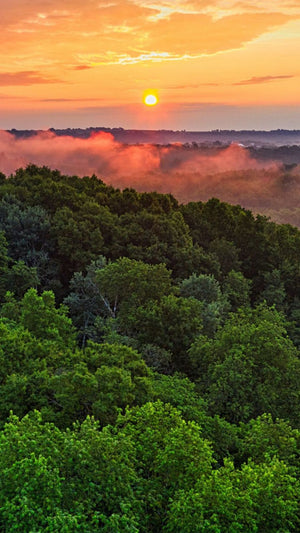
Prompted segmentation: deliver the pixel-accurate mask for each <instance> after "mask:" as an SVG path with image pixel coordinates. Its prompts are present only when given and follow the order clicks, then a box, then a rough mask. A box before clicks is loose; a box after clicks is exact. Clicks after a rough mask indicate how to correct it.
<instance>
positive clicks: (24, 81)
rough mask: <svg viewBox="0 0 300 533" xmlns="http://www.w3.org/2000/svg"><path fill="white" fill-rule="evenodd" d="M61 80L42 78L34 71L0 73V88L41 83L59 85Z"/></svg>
mask: <svg viewBox="0 0 300 533" xmlns="http://www.w3.org/2000/svg"><path fill="white" fill-rule="evenodd" d="M61 81H62V80H58V79H56V78H49V77H47V76H43V75H42V74H40V73H39V72H37V71H34V70H23V71H20V72H0V86H2V87H4V86H13V85H35V84H41V83H60V82H61Z"/></svg>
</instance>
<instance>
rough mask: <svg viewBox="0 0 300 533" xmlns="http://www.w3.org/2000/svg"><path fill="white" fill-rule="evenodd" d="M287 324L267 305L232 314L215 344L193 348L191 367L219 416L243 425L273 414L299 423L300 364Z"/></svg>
mask: <svg viewBox="0 0 300 533" xmlns="http://www.w3.org/2000/svg"><path fill="white" fill-rule="evenodd" d="M285 325H286V323H285V321H284V319H283V317H282V315H280V314H279V313H278V312H277V311H276V310H275V309H272V308H267V307H265V306H263V305H262V306H259V307H257V308H256V309H253V310H250V309H248V310H247V309H244V310H240V311H239V312H238V313H235V314H234V315H232V317H231V318H230V319H229V320H228V321H227V322H226V324H225V325H224V327H223V328H220V329H219V330H218V332H217V334H216V337H215V339H214V340H208V339H205V338H203V337H199V339H198V340H197V341H196V342H195V343H194V344H193V346H192V347H191V350H190V352H189V355H190V360H191V365H192V366H194V371H195V374H196V375H197V376H198V379H199V386H200V390H201V391H202V392H203V394H204V395H205V397H207V399H208V401H209V405H210V407H211V409H212V412H213V413H217V414H219V415H221V416H224V417H225V418H226V419H227V420H229V421H230V422H239V421H246V420H249V419H250V418H253V417H256V416H258V415H261V414H262V413H264V412H270V413H271V414H272V415H273V416H274V417H280V418H287V419H289V420H290V421H292V422H293V423H296V424H299V421H300V413H299V410H298V408H297V405H298V398H299V393H300V392H299V385H298V384H299V378H300V366H299V365H300V363H299V358H298V352H297V349H296V348H295V346H294V345H293V343H292V341H291V340H290V339H289V338H288V337H287V333H286V328H285Z"/></svg>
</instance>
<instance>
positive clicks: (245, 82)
mask: <svg viewBox="0 0 300 533" xmlns="http://www.w3.org/2000/svg"><path fill="white" fill-rule="evenodd" d="M291 78H295V76H294V75H292V74H291V75H282V76H254V77H253V78H250V79H248V80H242V81H238V82H236V83H234V84H233V85H257V84H259V83H269V82H270V81H277V80H289V79H291Z"/></svg>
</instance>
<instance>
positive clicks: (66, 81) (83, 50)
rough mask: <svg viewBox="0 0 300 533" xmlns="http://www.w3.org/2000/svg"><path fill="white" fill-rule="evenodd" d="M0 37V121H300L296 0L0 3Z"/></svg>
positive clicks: (239, 124) (291, 124)
mask: <svg viewBox="0 0 300 533" xmlns="http://www.w3.org/2000/svg"><path fill="white" fill-rule="evenodd" d="M0 39H1V47H0V55H1V62H0V65H1V67H0V128H5V129H6V128H13V127H15V128H48V127H88V126H110V127H114V126H115V127H118V126H122V127H126V128H150V129H156V128H164V129H167V128H173V129H192V130H195V129H197V130H205V129H206V130H207V129H214V128H226V129H233V128H235V129H241V128H249V129H252V128H255V129H272V128H281V127H282V128H291V129H294V128H296V129H300V90H299V89H300V66H299V58H300V1H299V0H297V1H296V0H294V1H293V0H265V1H263V2H261V1H258V0H241V1H235V0H211V1H210V0H194V1H193V0H165V1H155V0H153V1H152V0H132V1H131V0H124V1H118V0H111V1H110V0H108V1H107V2H105V1H103V0H84V1H82V0H64V1H62V0H60V1H58V0H30V1H25V0H10V1H9V2H7V1H5V0H0ZM150 88H153V89H155V90H156V92H157V93H158V95H159V100H160V103H159V105H157V106H155V108H154V107H153V108H146V107H145V106H144V105H143V103H142V98H143V94H144V92H145V90H147V89H150Z"/></svg>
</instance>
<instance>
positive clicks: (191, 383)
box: [0, 165, 300, 533]
mask: <svg viewBox="0 0 300 533" xmlns="http://www.w3.org/2000/svg"><path fill="white" fill-rule="evenodd" d="M0 177H1V179H0V271H1V275H0V303H1V307H0V335H1V344H0V361H1V365H0V373H1V387H0V424H1V431H0V529H1V531H4V532H7V533H8V532H9V533H10V532H14V531H15V532H20V531H22V532H24V533H29V532H30V533H35V532H42V531H43V532H49V533H56V532H57V533H59V532H62V533H68V532H75V531H76V532H82V533H94V532H96V531H101V532H107V533H123V532H124V533H125V532H128V533H134V532H136V533H137V532H141V533H147V532H150V533H151V532H153V533H161V532H162V533H195V532H203V533H204V532H205V533H228V532H230V533H237V532H246V533H247V532H248V533H255V532H261V533H278V532H282V533H289V532H296V531H299V528H300V512H299V508H300V505H299V503H300V502H299V500H300V480H299V450H300V401H299V400H300V397H299V396H300V360H299V345H300V232H299V231H298V230H297V229H296V228H294V227H292V226H289V225H277V224H275V223H273V222H270V221H269V220H268V219H266V218H264V217H261V216H257V217H255V216H254V215H253V214H252V213H251V212H250V211H247V210H244V209H242V208H241V207H239V206H232V205H229V204H225V203H221V202H220V201H219V200H217V199H211V200H209V201H208V202H206V203H202V202H197V203H190V204H187V205H179V204H178V202H177V201H176V200H175V199H174V198H173V197H172V196H170V195H160V194H157V193H137V192H136V191H134V190H131V189H126V190H124V191H123V192H121V191H120V190H117V189H113V188H112V187H109V186H107V185H105V184H104V183H103V182H102V181H101V180H99V179H97V178H96V177H95V176H92V177H91V178H89V177H85V178H82V179H79V178H78V177H76V176H73V177H69V176H63V175H61V174H60V173H59V172H58V171H50V170H49V169H48V168H46V167H43V168H38V167H35V166H33V165H31V166H29V167H27V168H26V169H20V170H18V171H17V172H16V174H15V175H13V176H11V177H9V178H5V176H4V175H1V176H0Z"/></svg>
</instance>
